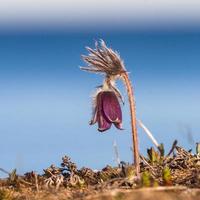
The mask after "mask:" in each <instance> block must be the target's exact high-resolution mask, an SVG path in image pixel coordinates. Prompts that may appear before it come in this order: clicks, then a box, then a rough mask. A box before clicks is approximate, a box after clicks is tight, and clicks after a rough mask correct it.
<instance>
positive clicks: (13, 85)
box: [0, 31, 200, 173]
mask: <svg viewBox="0 0 200 200" xmlns="http://www.w3.org/2000/svg"><path fill="white" fill-rule="evenodd" d="M199 36H200V34H199V33H197V32H195V33H182V32H181V33H180V32H179V33H177V32H173V33H162V32H160V33H158V32H141V33H138V32H130V31H128V32H121V33H120V32H117V33H112V32H110V33H95V32H91V33H74V34H72V33H60V34H59V33H57V34H48V33H40V34H32V35H31V34H30V33H29V34H24V35H23V34H14V35H13V34H11V35H2V36H0V43H1V46H0V52H1V54H0V66H1V67H0V93H1V99H0V110H1V112H0V121H1V122H0V124H1V126H0V132H1V141H0V146H1V152H2V154H1V167H3V168H5V169H7V170H11V169H12V168H15V167H17V168H18V169H19V172H20V173H23V172H24V171H28V170H37V171H39V172H41V170H42V169H43V168H45V167H48V165H50V164H51V163H55V164H59V162H60V159H61V156H62V155H65V154H67V155H69V156H71V157H72V159H73V160H74V161H75V162H77V163H78V165H79V166H80V167H81V166H89V167H92V168H97V169H99V168H102V167H103V166H105V165H106V164H112V165H114V164H115V162H114V152H113V147H112V143H113V141H114V140H116V141H117V144H118V147H119V152H120V157H121V159H122V160H125V161H129V162H131V160H132V154H131V151H130V146H131V135H130V124H129V121H130V119H129V111H128V105H127V104H126V105H125V106H124V107H123V118H124V122H123V124H124V128H125V130H124V131H119V130H116V129H115V128H114V127H112V129H111V130H109V131H108V132H106V133H105V134H102V133H99V132H97V127H96V126H89V125H88V122H89V120H90V118H91V96H92V92H94V91H95V87H96V86H97V85H99V84H101V82H102V78H103V77H102V76H100V75H95V74H89V73H86V72H82V71H80V70H79V66H82V65H84V63H83V62H82V60H81V58H80V55H81V54H86V53H87V52H86V50H85V48H84V47H85V46H86V45H89V46H91V47H94V39H98V38H103V39H104V40H105V41H106V42H107V44H108V46H111V47H112V48H113V49H116V50H117V51H119V52H120V55H121V57H122V58H123V59H124V62H125V65H126V67H127V69H128V71H130V72H131V74H130V76H131V79H132V81H133V83H134V87H135V95H136V104H137V116H138V118H139V119H141V120H142V121H143V122H144V124H145V125H146V126H147V127H148V128H149V129H150V130H151V131H152V132H153V134H154V135H155V137H156V138H157V140H158V141H159V142H164V143H165V145H166V147H167V149H169V147H170V145H171V143H172V142H173V140H174V139H178V141H179V144H180V145H183V146H185V147H186V148H193V149H194V147H195V145H194V143H193V142H194V141H195V142H196V141H199V139H200V138H199V131H200V126H199V113H200V107H199V99H200V94H199V86H200V80H199V74H200V67H199V66H200V60H199V52H200V45H199V44H200V37H199ZM118 86H119V88H120V89H121V91H122V94H123V95H124V96H125V99H126V92H125V90H124V87H123V85H122V84H121V83H120V82H118ZM138 130H139V138H140V150H141V152H142V153H143V154H145V153H146V148H147V147H150V146H151V145H152V144H151V141H149V139H148V138H147V136H146V135H145V134H144V132H143V131H142V130H141V129H138ZM188 132H191V133H192V137H193V140H194V141H192V140H191V139H190V140H189V139H188V137H189V136H188Z"/></svg>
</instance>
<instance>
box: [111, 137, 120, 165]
mask: <svg viewBox="0 0 200 200" xmlns="http://www.w3.org/2000/svg"><path fill="white" fill-rule="evenodd" d="M113 148H114V153H115V158H116V163H117V165H118V166H119V165H120V157H119V151H118V148H117V142H116V141H115V140H114V142H113Z"/></svg>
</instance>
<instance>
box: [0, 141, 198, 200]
mask: <svg viewBox="0 0 200 200" xmlns="http://www.w3.org/2000/svg"><path fill="white" fill-rule="evenodd" d="M147 152H148V157H146V158H145V157H143V156H141V163H140V167H141V180H140V181H138V180H137V179H136V178H135V168H134V167H133V166H132V165H130V164H128V163H124V162H121V164H120V165H119V166H118V167H111V166H106V167H105V168H104V169H102V170H101V171H98V172H95V171H93V170H92V169H89V168H81V169H78V168H77V166H76V164H75V163H73V162H72V161H71V160H70V158H68V157H67V156H64V157H63V158H62V163H61V165H60V167H57V166H54V165H51V166H50V167H49V168H47V169H45V170H44V173H43V174H42V175H39V174H36V173H35V172H28V173H26V174H24V175H23V176H19V175H17V173H16V170H13V172H11V173H9V177H8V178H6V179H2V180H0V200H23V199H30V200H35V199H49V200H51V199H52V200H54V199H61V200H62V199H83V198H84V199H85V198H87V199H131V197H134V198H135V199H137V198H138V197H139V196H140V197H141V200H143V199H152V198H153V197H154V198H153V199H154V200H155V199H158V198H159V197H160V195H162V199H175V197H177V198H176V199H181V198H182V197H184V199H188V200H190V199H195V198H196V199H198V197H199V198H200V192H199V189H200V173H199V172H200V158H199V156H198V152H197V154H192V153H191V152H189V151H186V150H185V149H183V148H181V147H179V146H177V144H176V143H174V144H173V146H172V149H171V150H170V152H169V153H168V154H166V155H164V148H163V146H162V145H160V148H159V151H155V150H154V149H153V148H151V149H148V151H147ZM160 186H162V187H160ZM134 198H133V199H134Z"/></svg>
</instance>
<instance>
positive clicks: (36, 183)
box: [34, 172, 39, 192]
mask: <svg viewBox="0 0 200 200" xmlns="http://www.w3.org/2000/svg"><path fill="white" fill-rule="evenodd" d="M34 177H35V188H36V191H37V192H39V186H38V175H37V174H36V173H35V172H34Z"/></svg>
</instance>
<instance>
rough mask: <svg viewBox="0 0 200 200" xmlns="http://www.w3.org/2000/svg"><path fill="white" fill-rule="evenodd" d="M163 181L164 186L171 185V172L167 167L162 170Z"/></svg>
mask: <svg viewBox="0 0 200 200" xmlns="http://www.w3.org/2000/svg"><path fill="white" fill-rule="evenodd" d="M163 181H164V184H165V185H169V186H170V185H172V178H171V171H170V168H169V167H167V166H166V167H165V168H164V169H163Z"/></svg>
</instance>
